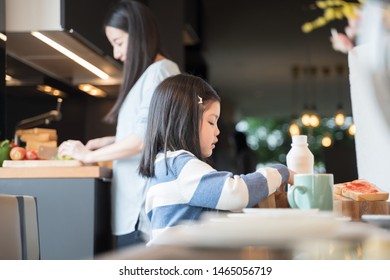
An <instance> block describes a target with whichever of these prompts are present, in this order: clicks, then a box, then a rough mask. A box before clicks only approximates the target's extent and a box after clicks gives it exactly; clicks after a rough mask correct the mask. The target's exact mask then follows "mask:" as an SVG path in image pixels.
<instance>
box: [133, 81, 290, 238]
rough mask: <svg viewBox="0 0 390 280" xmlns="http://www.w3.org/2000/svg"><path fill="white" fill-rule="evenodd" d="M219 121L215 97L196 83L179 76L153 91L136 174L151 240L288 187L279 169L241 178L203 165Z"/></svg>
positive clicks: (285, 171) (287, 172)
mask: <svg viewBox="0 0 390 280" xmlns="http://www.w3.org/2000/svg"><path fill="white" fill-rule="evenodd" d="M219 115H220V98H219V96H218V95H217V93H216V92H215V91H214V90H213V88H212V87H211V86H210V85H208V84H207V83H206V82H205V81H203V80H202V79H200V78H198V77H195V76H191V75H187V74H179V75H176V76H172V77H169V78H167V79H166V80H164V81H163V82H162V83H161V84H160V85H159V86H158V87H157V88H156V91H155V93H154V95H153V97H152V100H151V104H150V111H149V117H148V126H147V130H146V136H145V139H146V140H145V146H144V151H143V154H142V159H141V164H140V174H141V175H143V176H145V177H150V178H151V180H150V188H149V190H148V193H147V196H146V206H145V207H146V213H147V215H148V217H149V219H150V220H151V226H152V238H155V237H156V236H157V235H158V234H160V233H161V232H162V231H164V230H165V229H167V228H170V227H174V226H176V225H179V224H180V223H181V222H183V221H184V220H197V219H198V218H199V217H200V215H201V214H202V213H203V212H204V211H206V210H210V209H219V210H241V209H243V208H245V207H252V206H254V205H256V204H257V203H259V202H260V201H261V200H263V199H265V198H266V197H267V196H269V195H270V194H272V193H274V192H275V191H276V189H277V188H279V187H280V186H281V185H283V184H285V183H290V184H292V183H293V182H292V178H293V174H292V172H291V171H290V170H289V169H287V167H286V166H284V165H281V164H275V165H273V166H271V167H268V168H262V169H258V170H257V171H256V172H253V173H249V174H246V175H233V174H232V173H231V172H227V171H217V170H215V169H213V168H212V167H211V166H210V165H209V164H207V163H206V162H205V160H206V159H207V158H208V157H210V156H211V154H212V152H213V149H214V148H215V145H216V143H217V142H218V138H217V137H218V135H219V133H220V131H219V129H218V125H217V122H218V118H219Z"/></svg>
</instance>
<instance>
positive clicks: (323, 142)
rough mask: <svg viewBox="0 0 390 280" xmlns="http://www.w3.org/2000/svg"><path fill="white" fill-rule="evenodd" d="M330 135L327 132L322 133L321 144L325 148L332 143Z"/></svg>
mask: <svg viewBox="0 0 390 280" xmlns="http://www.w3.org/2000/svg"><path fill="white" fill-rule="evenodd" d="M332 142H333V141H332V137H330V135H329V134H326V135H324V137H322V140H321V145H322V146H323V147H325V148H329V147H330V146H331V145H332Z"/></svg>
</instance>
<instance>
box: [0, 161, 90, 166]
mask: <svg viewBox="0 0 390 280" xmlns="http://www.w3.org/2000/svg"><path fill="white" fill-rule="evenodd" d="M82 165H83V164H82V163H81V161H79V160H5V161H4V162H3V168H17V167H75V166H82Z"/></svg>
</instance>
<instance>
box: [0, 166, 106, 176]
mask: <svg viewBox="0 0 390 280" xmlns="http://www.w3.org/2000/svg"><path fill="white" fill-rule="evenodd" d="M111 176H112V170H111V169H109V168H106V167H100V166H98V165H91V166H75V167H57V166H51V167H48V166H46V167H2V168H0V178H1V179H15V178H111Z"/></svg>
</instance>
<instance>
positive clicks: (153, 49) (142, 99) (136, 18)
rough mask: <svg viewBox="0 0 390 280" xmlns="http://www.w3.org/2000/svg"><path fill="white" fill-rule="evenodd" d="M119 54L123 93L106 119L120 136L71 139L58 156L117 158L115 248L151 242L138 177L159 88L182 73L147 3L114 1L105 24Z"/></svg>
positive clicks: (142, 181) (141, 180)
mask: <svg viewBox="0 0 390 280" xmlns="http://www.w3.org/2000/svg"><path fill="white" fill-rule="evenodd" d="M104 26H105V33H106V36H107V38H108V40H109V41H110V43H111V45H112V47H113V55H114V58H115V59H118V60H120V61H122V62H123V64H124V65H123V66H124V75H123V81H122V85H121V89H120V92H119V95H118V98H117V100H116V102H115V104H114V106H113V107H112V109H111V111H110V112H109V113H108V114H107V116H106V117H105V120H106V121H108V122H111V123H114V122H117V128H116V135H115V136H108V137H103V138H97V139H93V140H90V141H89V142H88V143H87V144H86V145H85V146H84V145H83V144H82V143H81V142H80V141H75V140H68V141H66V142H64V143H62V144H61V145H60V147H59V155H60V156H63V155H68V156H71V157H72V158H74V159H78V160H80V161H82V162H84V163H93V162H98V161H110V160H114V162H113V180H112V231H113V234H114V235H115V236H116V247H117V248H121V247H124V246H128V245H132V244H138V243H141V242H144V241H146V239H147V235H148V232H149V223H148V220H147V218H146V216H145V214H144V210H143V205H144V200H145V199H144V196H145V190H146V180H145V179H144V178H142V177H140V176H139V174H138V165H139V162H140V157H141V156H140V152H141V150H142V147H143V142H144V141H143V140H144V135H145V130H146V125H147V116H148V111H149V104H150V100H151V98H152V95H153V92H154V89H155V88H156V86H157V85H158V84H159V83H160V82H161V81H163V80H164V79H165V78H167V77H169V76H171V75H175V74H178V73H179V72H180V71H179V68H178V66H177V65H176V64H175V63H174V62H172V61H170V60H168V59H167V58H166V57H165V56H164V55H163V53H162V51H161V47H160V40H159V33H158V28H157V24H156V20H155V18H154V16H153V14H152V12H151V11H150V10H149V9H148V7H146V6H145V5H144V4H142V3H140V2H137V1H132V0H127V1H120V2H119V3H117V5H115V6H114V7H113V8H112V9H111V10H110V12H109V13H108V17H107V19H106V20H105V23H104Z"/></svg>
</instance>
